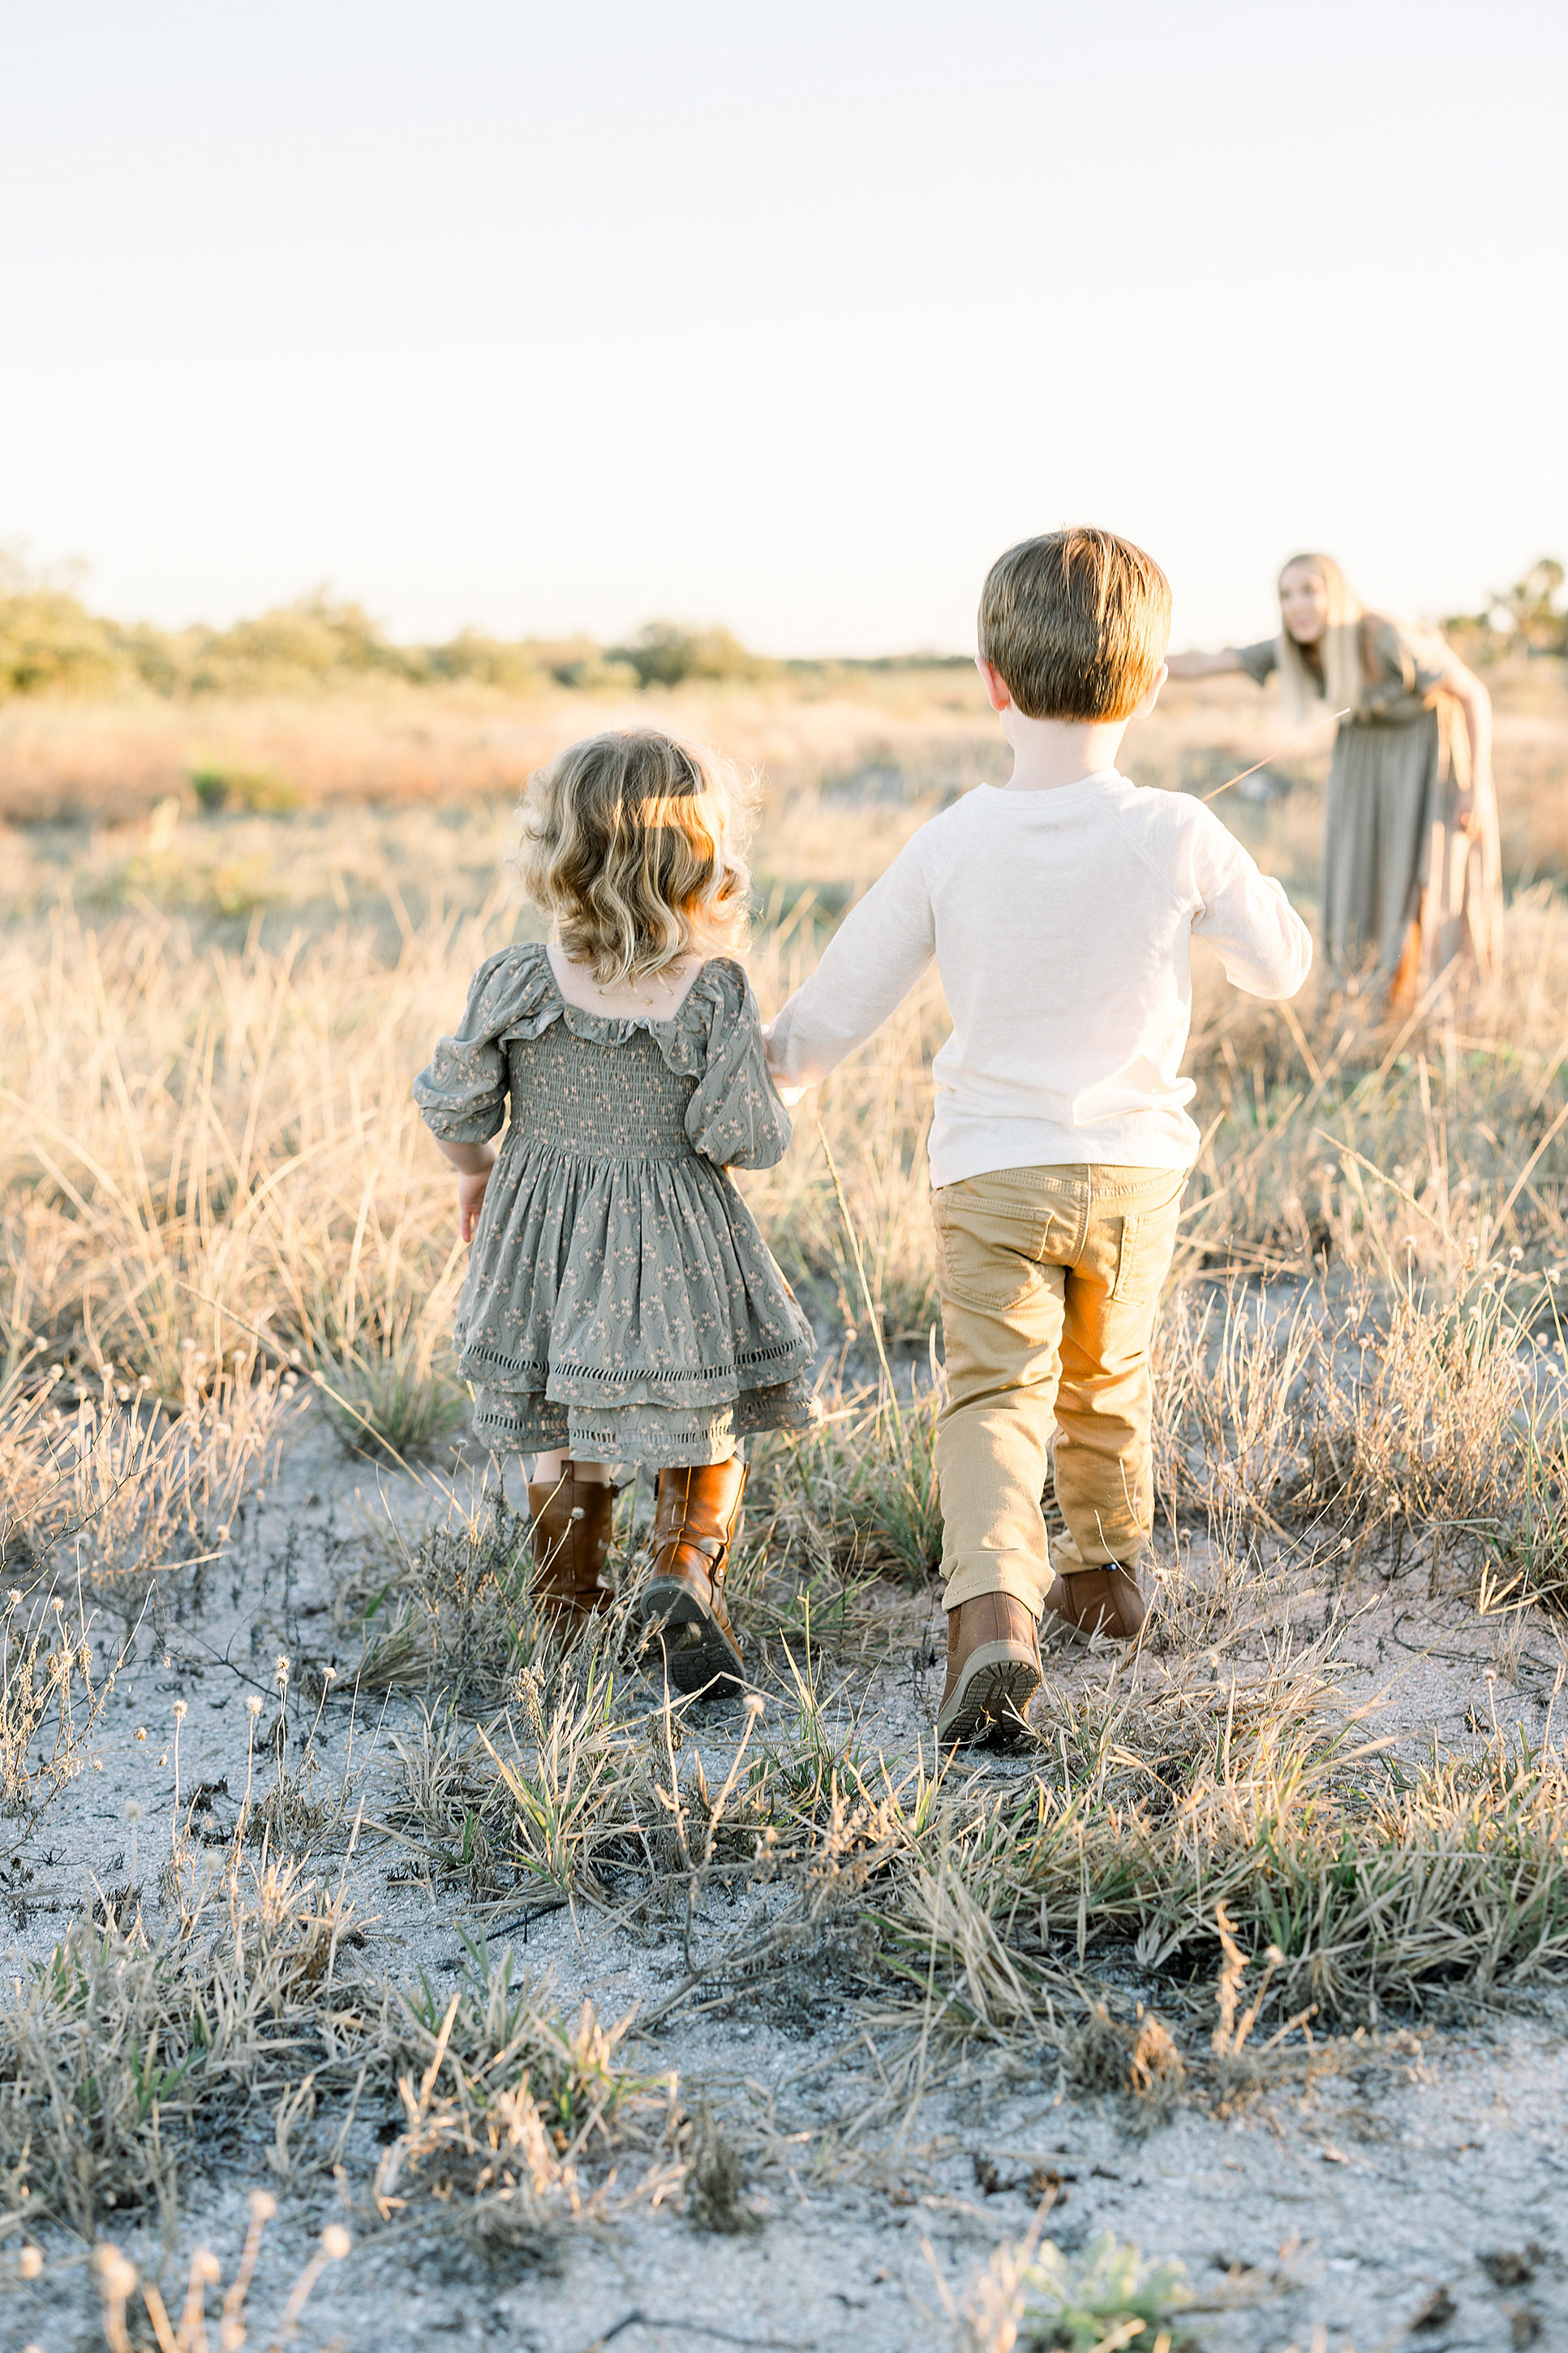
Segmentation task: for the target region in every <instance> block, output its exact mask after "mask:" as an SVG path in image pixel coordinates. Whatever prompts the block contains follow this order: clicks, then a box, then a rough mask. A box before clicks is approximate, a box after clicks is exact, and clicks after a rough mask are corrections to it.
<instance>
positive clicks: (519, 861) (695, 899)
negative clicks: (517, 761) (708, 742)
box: [513, 728, 755, 988]
mask: <svg viewBox="0 0 1568 2353" xmlns="http://www.w3.org/2000/svg"><path fill="white" fill-rule="evenodd" d="M754 803H755V792H754V788H753V787H752V786H751V785H750V784H749V783H747V782H744V781H742V778H741V777H740V776H739V775H738V774H737V772H736V771H735V770H734V769H733V768H732V767H731V766H730V765H729V764H728V763H727V762H724V761H721V760H718V759H716V758H715V757H714V756H713V754H711V753H710V752H705V751H703V750H701V749H700V748H699V747H698V746H697V745H696V744H682V743H679V741H678V740H677V739H676V738H675V737H674V736H673V735H661V734H658V733H656V731H655V730H653V729H652V728H638V729H629V730H627V731H626V732H625V733H622V732H619V731H616V732H614V733H605V734H604V735H590V736H589V737H587V739H586V740H585V741H584V742H583V743H581V744H568V745H567V747H566V749H565V751H563V752H561V753H558V754H557V755H556V757H555V758H554V759H553V760H552V762H551V763H550V765H549V766H548V767H547V768H541V769H540V770H539V771H538V772H537V774H535V775H534V776H531V777H530V778H529V780H528V786H527V788H526V790H525V791H524V793H523V797H522V800H521V806H520V807H519V810H518V816H519V819H520V822H521V828H522V839H521V845H520V847H519V849H518V851H517V854H516V857H515V860H514V861H513V862H514V864H515V867H516V870H517V875H518V880H519V882H520V883H521V889H522V892H523V895H524V897H525V898H527V899H530V900H531V901H532V902H533V904H534V905H535V906H536V907H539V908H541V909H542V911H543V913H546V914H548V915H551V916H552V917H553V918H554V921H555V924H556V928H557V930H558V932H559V934H560V939H561V944H562V946H563V948H564V949H565V951H566V954H567V955H569V956H570V957H571V958H572V960H573V962H574V964H585V965H587V966H588V968H589V970H590V972H591V973H592V975H593V976H594V979H595V982H596V983H597V984H598V986H599V987H601V988H613V987H616V985H617V984H618V983H623V982H626V981H632V980H640V979H644V978H646V977H647V976H649V975H651V974H654V973H658V972H663V971H665V970H666V969H667V968H668V966H669V965H673V964H677V963H679V960H680V959H681V957H682V956H685V955H692V954H699V955H713V954H723V953H726V952H738V951H740V950H741V949H742V948H743V947H744V946H745V944H746V940H747V937H748V934H749V933H750V929H751V890H752V876H751V869H750V868H749V867H748V865H747V864H746V859H745V839H746V835H747V832H748V831H749V828H750V822H751V818H752V809H753V807H754Z"/></svg>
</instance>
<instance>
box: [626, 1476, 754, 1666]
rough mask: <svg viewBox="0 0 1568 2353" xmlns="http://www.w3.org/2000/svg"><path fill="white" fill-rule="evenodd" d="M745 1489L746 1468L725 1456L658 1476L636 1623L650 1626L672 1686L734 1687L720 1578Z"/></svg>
mask: <svg viewBox="0 0 1568 2353" xmlns="http://www.w3.org/2000/svg"><path fill="white" fill-rule="evenodd" d="M745 1492H746V1466H745V1464H744V1463H743V1462H740V1461H735V1460H734V1459H733V1458H731V1461H728V1462H707V1463H702V1464H700V1465H699V1464H691V1465H689V1466H682V1467H681V1468H680V1469H679V1470H675V1471H661V1472H659V1474H658V1502H657V1504H656V1505H655V1510H654V1521H653V1539H652V1543H651V1546H650V1552H651V1556H652V1573H651V1574H650V1576H649V1577H648V1581H647V1587H646V1588H644V1593H643V1622H644V1624H645V1625H647V1626H648V1627H650V1628H652V1629H655V1630H657V1631H658V1638H659V1640H660V1641H662V1643H663V1645H664V1655H665V1658H666V1660H667V1661H668V1665H669V1679H670V1681H671V1683H674V1684H675V1685H676V1687H677V1689H678V1690H679V1691H684V1692H700V1691H711V1692H712V1693H713V1694H715V1695H716V1696H717V1695H721V1694H724V1693H727V1692H734V1691H738V1690H739V1688H740V1684H741V1668H742V1662H741V1646H740V1644H739V1643H738V1642H737V1641H736V1640H735V1637H734V1635H733V1633H732V1632H731V1627H730V1611H729V1608H728V1606H727V1604H726V1602H725V1599H724V1579H725V1577H726V1575H727V1573H728V1570H729V1567H730V1553H731V1546H733V1545H734V1543H735V1540H736V1538H737V1537H738V1535H740V1531H741V1502H742V1497H743V1495H744V1494H745Z"/></svg>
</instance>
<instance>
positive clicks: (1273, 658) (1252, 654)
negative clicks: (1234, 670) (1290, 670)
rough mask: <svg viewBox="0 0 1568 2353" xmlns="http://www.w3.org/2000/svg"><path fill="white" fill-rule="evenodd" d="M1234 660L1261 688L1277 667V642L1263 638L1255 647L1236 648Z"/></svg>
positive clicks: (1275, 639)
mask: <svg viewBox="0 0 1568 2353" xmlns="http://www.w3.org/2000/svg"><path fill="white" fill-rule="evenodd" d="M1236 659H1237V661H1238V662H1239V663H1240V664H1241V667H1242V669H1243V670H1245V671H1246V672H1247V677H1248V678H1249V679H1251V680H1253V681H1254V682H1255V683H1256V684H1257V685H1258V686H1263V685H1265V684H1267V682H1268V679H1269V678H1270V676H1271V675H1272V673H1273V672H1274V671H1275V670H1278V669H1279V638H1261V639H1260V640H1259V641H1258V644H1257V645H1255V646H1237V649H1236Z"/></svg>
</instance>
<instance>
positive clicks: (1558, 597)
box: [1443, 555, 1568, 661]
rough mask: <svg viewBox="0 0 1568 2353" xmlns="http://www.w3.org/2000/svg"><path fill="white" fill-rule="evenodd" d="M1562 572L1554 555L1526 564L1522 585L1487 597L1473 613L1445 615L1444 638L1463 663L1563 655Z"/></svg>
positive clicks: (1566, 641)
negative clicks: (1455, 648) (1456, 649)
mask: <svg viewBox="0 0 1568 2353" xmlns="http://www.w3.org/2000/svg"><path fill="white" fill-rule="evenodd" d="M1563 577H1564V575H1563V566H1562V565H1561V564H1559V563H1558V561H1557V558H1556V557H1555V556H1554V555H1543V556H1542V557H1541V559H1540V561H1539V562H1538V563H1535V564H1532V565H1531V567H1530V570H1529V571H1528V572H1527V573H1526V574H1525V575H1524V577H1523V579H1522V580H1516V581H1515V582H1514V584H1513V586H1512V587H1511V588H1510V589H1507V590H1506V591H1504V592H1503V593H1502V594H1501V595H1500V596H1489V598H1488V599H1487V602H1486V604H1485V606H1484V607H1482V609H1481V611H1480V612H1479V613H1451V614H1450V615H1449V616H1448V617H1447V620H1446V621H1445V622H1444V624H1443V628H1444V631H1445V634H1446V635H1447V637H1448V638H1451V639H1452V640H1453V641H1454V643H1455V644H1456V646H1458V647H1459V648H1460V649H1461V650H1462V651H1463V652H1464V653H1465V655H1466V657H1467V659H1478V660H1480V661H1497V660H1499V659H1501V658H1502V657H1503V656H1504V655H1506V654H1523V655H1526V656H1527V657H1528V656H1531V655H1535V656H1540V655H1545V654H1568V606H1565V605H1564V604H1563V601H1562V597H1563Z"/></svg>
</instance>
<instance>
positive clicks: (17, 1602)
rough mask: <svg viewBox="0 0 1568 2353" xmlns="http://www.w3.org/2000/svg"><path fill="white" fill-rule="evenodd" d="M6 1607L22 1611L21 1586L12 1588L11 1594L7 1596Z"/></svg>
mask: <svg viewBox="0 0 1568 2353" xmlns="http://www.w3.org/2000/svg"><path fill="white" fill-rule="evenodd" d="M5 1607H6V1609H20V1608H21V1607H22V1588H21V1587H20V1586H18V1585H14V1586H13V1587H12V1588H11V1590H10V1592H9V1593H8V1594H7V1595H6V1596H5Z"/></svg>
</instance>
